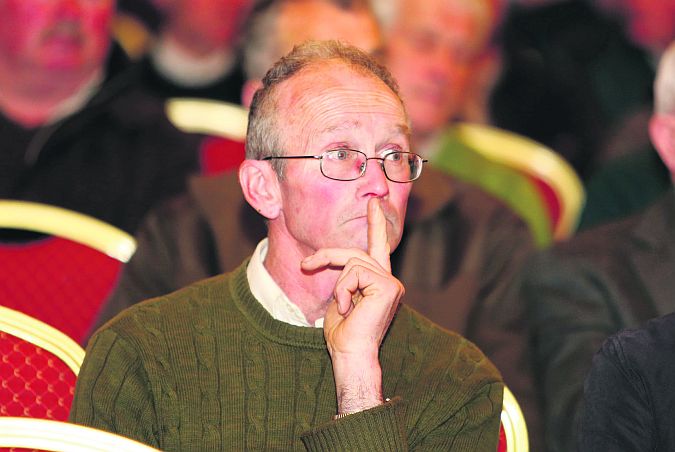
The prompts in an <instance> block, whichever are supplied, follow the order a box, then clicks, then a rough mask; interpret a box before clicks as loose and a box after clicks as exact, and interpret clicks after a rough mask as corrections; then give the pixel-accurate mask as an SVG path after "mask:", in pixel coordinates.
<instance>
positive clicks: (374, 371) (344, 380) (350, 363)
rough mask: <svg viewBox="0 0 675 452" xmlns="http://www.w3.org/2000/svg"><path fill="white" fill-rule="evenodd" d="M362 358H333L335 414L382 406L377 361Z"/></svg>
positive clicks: (380, 370) (375, 358)
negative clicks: (335, 397) (335, 398)
mask: <svg viewBox="0 0 675 452" xmlns="http://www.w3.org/2000/svg"><path fill="white" fill-rule="evenodd" d="M367 355H368V354H364V355H361V356H356V357H354V356H333V357H332V361H333V375H334V377H335V391H336V394H337V414H338V415H340V414H350V413H357V412H359V411H363V410H367V409H369V408H373V407H376V406H378V405H381V404H382V403H383V400H384V399H383V396H382V368H381V367H380V362H379V360H378V359H377V355H376V356H375V357H374V358H373V357H372V356H370V357H369V356H367Z"/></svg>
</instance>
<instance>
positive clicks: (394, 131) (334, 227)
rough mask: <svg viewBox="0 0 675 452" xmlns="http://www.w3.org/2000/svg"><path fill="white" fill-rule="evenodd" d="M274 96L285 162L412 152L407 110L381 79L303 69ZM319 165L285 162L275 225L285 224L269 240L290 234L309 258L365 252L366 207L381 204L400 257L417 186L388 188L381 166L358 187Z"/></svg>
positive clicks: (339, 69) (336, 69) (370, 169)
mask: <svg viewBox="0 0 675 452" xmlns="http://www.w3.org/2000/svg"><path fill="white" fill-rule="evenodd" d="M277 89H278V93H279V94H278V96H279V98H278V101H279V102H278V112H279V113H278V115H279V127H280V130H281V131H282V142H283V144H282V146H283V147H284V150H285V152H284V154H285V155H319V154H321V153H322V152H325V151H328V150H331V149H336V148H349V149H357V150H360V151H362V152H364V153H365V154H366V155H367V156H368V157H376V156H377V157H381V156H382V155H383V153H384V152H385V151H386V150H391V149H395V150H403V151H407V150H409V139H408V128H407V122H406V116H405V112H404V110H403V106H402V105H401V103H400V101H399V100H398V98H397V97H396V95H395V94H394V93H392V92H391V90H390V89H389V88H388V87H387V86H386V85H385V84H384V83H383V82H382V81H380V80H378V79H375V78H372V77H369V76H364V75H361V74H359V73H357V72H355V71H354V70H353V69H349V68H347V67H346V66H344V65H343V64H339V63H332V64H326V65H321V66H315V67H312V68H309V69H305V70H303V71H302V72H300V73H299V74H297V75H295V76H294V77H292V78H291V79H289V80H287V81H286V82H284V83H282V84H281V85H279V86H278V87H277ZM319 165H320V162H319V160H313V159H299V160H286V161H285V169H284V179H283V180H282V181H281V182H280V187H281V195H282V212H281V215H280V217H279V218H277V219H275V220H274V221H275V222H280V223H277V224H276V225H272V224H270V232H272V229H273V228H274V229H275V230H276V231H277V232H279V231H282V232H281V233H282V234H287V235H288V237H290V240H291V241H293V242H294V243H295V244H296V246H297V248H298V249H299V250H300V252H301V253H303V254H305V255H306V254H310V253H312V252H314V251H315V250H317V249H319V248H323V247H341V248H345V247H349V248H351V247H356V248H360V249H362V250H367V230H368V227H367V204H368V200H369V199H370V198H371V197H378V198H380V200H381V205H382V208H383V210H384V213H385V216H386V218H387V234H388V239H389V245H390V247H391V249H392V250H393V249H395V247H396V246H397V245H398V243H399V241H400V239H401V234H402V231H403V220H404V217H405V211H406V204H407V200H408V195H409V193H410V189H411V186H412V184H411V183H396V182H391V181H389V180H388V179H386V177H385V176H384V173H383V172H382V168H381V167H380V165H379V164H378V161H376V160H369V161H368V166H367V170H366V173H365V175H364V176H363V177H361V178H359V179H356V180H353V181H336V180H332V179H328V178H326V177H324V176H323V175H322V174H321V171H320V166H319Z"/></svg>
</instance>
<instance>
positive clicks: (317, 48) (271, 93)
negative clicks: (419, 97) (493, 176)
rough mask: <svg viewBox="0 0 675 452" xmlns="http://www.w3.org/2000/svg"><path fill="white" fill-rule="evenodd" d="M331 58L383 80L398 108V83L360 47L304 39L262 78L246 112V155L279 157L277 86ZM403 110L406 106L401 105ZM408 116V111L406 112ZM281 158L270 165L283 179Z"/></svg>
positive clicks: (261, 157) (280, 152)
mask: <svg viewBox="0 0 675 452" xmlns="http://www.w3.org/2000/svg"><path fill="white" fill-rule="evenodd" d="M330 60H334V61H338V62H341V63H343V64H344V65H345V66H348V67H349V68H351V69H353V70H355V71H357V72H359V73H362V74H364V75H366V76H370V77H373V78H377V79H379V80H381V81H382V82H384V84H385V85H387V87H389V89H391V91H392V92H393V93H394V95H396V97H397V98H398V100H399V102H401V107H402V108H404V107H403V101H402V100H401V96H400V95H399V90H398V84H397V83H396V81H395V80H394V77H393V76H392V75H391V73H389V71H388V70H387V69H386V68H385V67H384V66H383V65H381V64H380V63H378V62H377V61H376V60H375V59H374V58H373V57H371V56H370V55H368V54H367V53H365V52H363V51H362V50H360V49H358V48H356V47H354V46H351V45H348V44H343V43H341V42H339V41H307V42H305V43H303V44H300V45H297V46H295V47H294V48H293V50H292V51H291V52H290V53H289V54H288V55H286V56H285V57H283V58H281V59H280V60H279V61H277V63H276V64H274V66H272V68H271V69H270V70H269V71H268V72H267V74H266V75H265V77H264V78H263V80H262V82H263V86H262V87H261V88H260V89H259V90H258V91H256V93H255V95H254V96H253V101H252V102H251V109H250V111H249V115H248V131H247V133H246V158H247V159H255V160H261V159H263V158H264V157H268V156H282V155H283V153H284V151H283V149H282V146H283V145H284V143H282V140H281V133H280V132H281V130H280V127H279V123H278V121H277V116H278V114H279V112H278V103H277V102H278V95H277V92H276V91H277V90H276V88H277V87H278V85H279V84H281V83H282V82H284V81H286V80H289V79H290V78H292V77H293V76H294V75H297V74H298V73H299V72H301V71H302V70H303V69H306V68H308V67H312V66H317V65H320V64H321V63H325V62H327V61H330ZM404 111H405V108H404ZM406 119H407V114H406ZM282 162H283V160H273V161H272V164H273V167H274V169H275V170H276V172H277V175H278V176H279V177H280V178H283V165H282Z"/></svg>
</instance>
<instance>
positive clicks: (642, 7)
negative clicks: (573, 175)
mask: <svg viewBox="0 0 675 452" xmlns="http://www.w3.org/2000/svg"><path fill="white" fill-rule="evenodd" d="M673 11H674V10H673V0H659V1H654V0H602V1H591V0H561V1H555V2H548V3H546V4H542V5H539V4H536V5H530V4H527V2H519V3H518V4H516V5H513V6H512V7H511V8H510V9H509V12H508V14H507V15H506V20H505V22H504V24H503V27H502V35H501V36H502V44H503V45H502V49H503V51H502V57H503V71H502V74H501V77H500V79H499V81H498V83H497V85H496V87H495V90H494V91H493V93H492V97H491V101H490V110H491V120H492V123H493V124H495V125H497V126H498V127H502V128H505V129H507V130H511V131H514V132H516V133H520V134H523V135H525V136H528V137H530V138H532V139H534V140H537V141H539V142H541V143H543V144H545V145H547V146H549V147H551V148H553V149H554V150H555V151H556V152H558V153H559V154H560V155H561V156H563V157H564V158H565V159H566V160H567V161H568V162H570V164H571V165H572V166H573V167H574V168H575V170H576V171H577V173H578V174H579V175H580V176H581V177H582V179H583V180H584V181H588V180H589V179H590V178H591V177H592V175H593V174H594V173H595V172H596V171H598V170H599V169H600V168H602V167H603V166H604V165H605V164H606V163H607V162H608V161H611V160H612V159H614V158H616V157H618V156H622V155H626V154H628V153H632V152H636V151H642V150H644V149H645V148H648V146H649V137H648V136H647V133H646V130H647V122H648V120H649V115H650V112H651V104H652V97H651V85H652V82H653V80H654V66H655V63H654V61H655V60H657V59H658V56H659V53H660V51H661V50H662V49H663V46H664V45H665V43H667V42H669V41H670V39H672V38H673V36H674V35H673V33H675V25H674V23H673V21H674V20H675V19H674V17H675V14H674V12H673ZM659 49H661V50H659Z"/></svg>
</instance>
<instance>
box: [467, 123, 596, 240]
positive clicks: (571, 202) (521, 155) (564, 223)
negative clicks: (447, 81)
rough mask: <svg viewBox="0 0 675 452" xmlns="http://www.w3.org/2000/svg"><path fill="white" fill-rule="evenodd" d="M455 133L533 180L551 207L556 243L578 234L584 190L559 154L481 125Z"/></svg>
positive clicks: (526, 140) (508, 133) (476, 149)
mask: <svg viewBox="0 0 675 452" xmlns="http://www.w3.org/2000/svg"><path fill="white" fill-rule="evenodd" d="M454 134H455V135H456V137H457V138H458V139H459V140H460V141H461V142H463V143H466V144H467V145H468V146H469V147H470V148H471V149H474V150H475V151H476V152H478V153H480V154H481V155H483V156H485V157H486V158H488V159H490V160H492V161H494V162H497V163H500V164H503V165H505V166H507V167H510V168H513V169H515V170H517V171H519V172H521V173H522V174H525V175H527V176H528V177H529V178H530V179H531V180H532V181H533V183H534V184H535V186H536V187H537V189H538V190H539V192H540V195H541V197H542V199H543V200H544V203H545V205H546V206H547V208H548V215H549V217H550V221H551V228H552V231H553V238H554V239H555V240H561V239H565V238H567V237H570V236H571V235H572V234H573V233H574V232H575V231H576V227H577V225H578V222H579V217H580V215H581V211H582V209H583V205H584V201H585V191H584V187H583V183H582V182H581V179H580V178H579V176H578V175H577V173H576V172H575V171H574V169H573V168H572V166H571V165H570V164H569V163H567V161H565V159H563V158H562V157H561V156H560V155H559V154H557V153H556V152H555V151H553V150H552V149H550V148H548V147H546V146H544V145H543V144H541V143H538V142H536V141H534V140H531V139H529V138H526V137H524V136H522V135H518V134H515V133H512V132H508V131H506V130H502V129H498V128H496V127H491V126H486V125H482V124H470V123H459V124H457V125H456V126H455V127H454Z"/></svg>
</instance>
